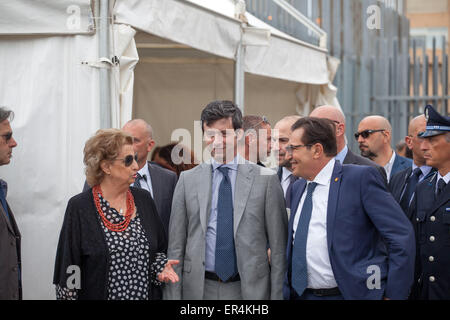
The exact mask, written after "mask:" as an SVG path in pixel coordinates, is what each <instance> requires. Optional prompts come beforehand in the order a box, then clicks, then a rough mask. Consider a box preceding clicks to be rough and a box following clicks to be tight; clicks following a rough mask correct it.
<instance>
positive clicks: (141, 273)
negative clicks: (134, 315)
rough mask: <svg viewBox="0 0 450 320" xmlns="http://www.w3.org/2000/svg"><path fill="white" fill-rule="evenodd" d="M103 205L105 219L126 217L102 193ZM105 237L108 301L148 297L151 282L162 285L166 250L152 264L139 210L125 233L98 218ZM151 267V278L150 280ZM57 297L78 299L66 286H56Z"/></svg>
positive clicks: (116, 221)
mask: <svg viewBox="0 0 450 320" xmlns="http://www.w3.org/2000/svg"><path fill="white" fill-rule="evenodd" d="M100 204H101V207H102V210H103V213H104V214H105V215H106V218H107V219H108V220H109V221H111V222H112V223H114V224H117V223H120V222H122V221H123V220H124V219H125V218H124V216H123V215H121V214H120V213H119V212H117V210H116V209H114V208H111V207H110V206H109V203H108V202H107V201H106V200H104V199H103V197H101V196H100ZM98 219H99V222H100V224H101V226H102V228H103V231H104V233H105V237H106V243H107V246H108V249H109V255H110V258H109V270H108V300H148V298H149V297H148V292H149V286H150V283H149V281H151V282H152V283H153V284H154V285H161V283H160V282H159V281H158V280H157V275H158V274H159V273H160V272H161V271H162V270H163V269H164V266H165V264H166V263H167V258H166V255H165V254H164V253H157V254H156V257H155V261H154V262H153V263H152V265H151V266H149V263H150V252H149V250H150V245H149V240H148V239H147V236H146V235H145V232H144V228H143V227H142V223H141V219H140V217H139V213H136V217H135V218H133V219H132V220H131V222H130V224H129V226H128V228H127V229H126V230H124V231H122V232H115V231H111V230H109V229H108V228H106V227H105V225H104V224H103V222H102V221H101V218H100V217H98ZM149 267H150V278H151V279H149V272H148V270H149ZM56 293H57V298H58V299H69V300H71V299H76V293H75V292H73V290H69V289H67V288H61V287H59V286H57V288H56Z"/></svg>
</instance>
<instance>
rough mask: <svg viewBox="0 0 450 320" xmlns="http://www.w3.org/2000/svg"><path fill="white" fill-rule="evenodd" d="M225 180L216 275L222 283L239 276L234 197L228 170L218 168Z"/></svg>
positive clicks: (219, 207)
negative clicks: (235, 241)
mask: <svg viewBox="0 0 450 320" xmlns="http://www.w3.org/2000/svg"><path fill="white" fill-rule="evenodd" d="M217 169H218V170H219V171H220V172H221V173H222V174H223V179H222V182H221V183H220V186H219V195H218V201H217V233H216V262H215V269H216V274H217V275H218V276H219V278H220V279H221V280H222V281H227V280H228V279H229V278H231V277H232V276H234V275H236V274H237V264H236V251H235V248H234V235H233V197H232V191H231V190H232V189H231V182H230V178H229V177H228V168H226V167H223V166H222V167H218V168H217Z"/></svg>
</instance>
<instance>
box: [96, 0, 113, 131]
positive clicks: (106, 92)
mask: <svg viewBox="0 0 450 320" xmlns="http://www.w3.org/2000/svg"><path fill="white" fill-rule="evenodd" d="M98 2H100V21H99V25H98V28H99V30H98V36H99V58H106V59H107V60H110V57H109V55H110V53H109V0H100V1H98ZM111 126H112V119H111V79H110V69H109V68H100V128H102V129H104V128H111Z"/></svg>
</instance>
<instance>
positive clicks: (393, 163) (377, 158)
mask: <svg viewBox="0 0 450 320" xmlns="http://www.w3.org/2000/svg"><path fill="white" fill-rule="evenodd" d="M391 136H392V127H391V124H390V123H389V121H388V120H387V119H386V118H384V117H382V116H368V117H365V118H364V119H362V120H361V122H360V123H359V125H358V132H356V133H355V138H356V140H357V141H358V143H359V149H360V151H361V155H362V156H363V157H366V158H369V159H370V160H372V161H374V162H375V163H376V164H378V165H379V166H382V167H383V168H384V170H385V171H386V176H387V180H388V182H389V181H390V179H391V178H392V177H393V176H394V175H395V174H396V173H397V172H399V171H402V170H404V169H407V168H409V167H411V165H412V160H411V159H407V158H404V157H401V156H399V155H397V154H396V153H395V151H394V150H393V149H392V147H391Z"/></svg>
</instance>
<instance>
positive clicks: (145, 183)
mask: <svg viewBox="0 0 450 320" xmlns="http://www.w3.org/2000/svg"><path fill="white" fill-rule="evenodd" d="M138 173H139V174H140V175H141V176H142V177H144V174H145V177H146V178H147V179H144V178H142V179H141V180H139V182H140V183H141V188H142V189H145V190H147V191H148V192H150V194H151V195H152V198H153V199H154V198H155V197H154V196H153V187H152V179H151V177H150V171H148V164H147V163H146V164H145V166H143V167H142V168H141V170H139V171H138ZM131 185H134V183H132V184H131Z"/></svg>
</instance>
